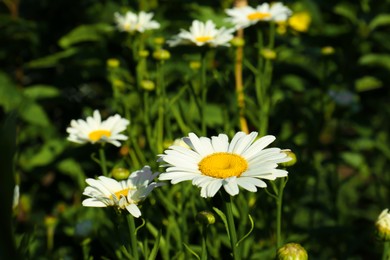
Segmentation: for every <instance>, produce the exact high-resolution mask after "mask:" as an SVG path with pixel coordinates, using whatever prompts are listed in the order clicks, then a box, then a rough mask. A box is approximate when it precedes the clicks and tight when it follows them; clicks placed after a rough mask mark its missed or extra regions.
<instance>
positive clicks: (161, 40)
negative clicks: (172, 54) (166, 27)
mask: <svg viewBox="0 0 390 260" xmlns="http://www.w3.org/2000/svg"><path fill="white" fill-rule="evenodd" d="M153 42H154V44H156V45H163V44H164V43H165V39H164V38H163V37H156V38H154V39H153Z"/></svg>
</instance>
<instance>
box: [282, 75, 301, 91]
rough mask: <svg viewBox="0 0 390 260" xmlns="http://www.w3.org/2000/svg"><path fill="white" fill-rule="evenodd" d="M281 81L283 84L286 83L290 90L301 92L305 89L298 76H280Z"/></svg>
mask: <svg viewBox="0 0 390 260" xmlns="http://www.w3.org/2000/svg"><path fill="white" fill-rule="evenodd" d="M281 82H282V84H283V85H286V86H287V87H288V88H291V89H292V90H295V91H298V92H302V91H304V90H305V82H304V80H303V79H302V78H301V77H299V76H296V75H293V74H288V75H286V76H284V77H283V78H282V80H281Z"/></svg>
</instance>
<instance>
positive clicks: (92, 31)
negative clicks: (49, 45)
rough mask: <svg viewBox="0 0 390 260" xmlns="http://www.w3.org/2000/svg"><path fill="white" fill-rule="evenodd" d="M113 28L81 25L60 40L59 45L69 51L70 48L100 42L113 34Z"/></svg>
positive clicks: (103, 24) (100, 24)
mask: <svg viewBox="0 0 390 260" xmlns="http://www.w3.org/2000/svg"><path fill="white" fill-rule="evenodd" d="M112 31H113V28H112V26H110V25H109V24H106V23H98V24H91V25H80V26H79V27H77V28H75V29H73V30H72V31H71V32H69V33H68V34H66V35H65V36H63V37H62V38H61V39H60V40H59V43H58V44H59V45H60V46H61V47H62V48H64V49H67V48H69V47H70V46H72V45H74V44H78V43H82V42H98V41H102V40H103V39H104V36H105V35H107V34H108V33H110V32H112Z"/></svg>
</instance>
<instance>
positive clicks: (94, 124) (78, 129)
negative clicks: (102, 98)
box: [66, 110, 130, 146]
mask: <svg viewBox="0 0 390 260" xmlns="http://www.w3.org/2000/svg"><path fill="white" fill-rule="evenodd" d="M129 123H130V122H129V120H127V119H124V118H122V117H121V116H120V115H118V114H116V115H114V116H110V117H109V118H107V119H106V120H104V121H102V119H101V116H100V113H99V111H97V110H95V111H94V112H93V117H87V119H86V120H82V119H78V120H77V121H76V120H72V121H71V122H70V127H68V128H67V129H66V131H67V132H68V133H69V136H68V140H69V141H71V142H75V143H80V144H84V143H93V144H94V143H111V144H113V145H115V146H120V145H121V143H120V142H119V141H124V140H127V136H125V135H123V134H120V132H122V131H124V130H125V129H126V127H127V125H128V124H129Z"/></svg>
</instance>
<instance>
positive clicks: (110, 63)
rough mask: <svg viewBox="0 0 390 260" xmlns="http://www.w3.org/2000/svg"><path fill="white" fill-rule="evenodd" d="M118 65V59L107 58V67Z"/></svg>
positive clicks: (116, 66)
mask: <svg viewBox="0 0 390 260" xmlns="http://www.w3.org/2000/svg"><path fill="white" fill-rule="evenodd" d="M119 65H120V61H119V60H118V59H114V58H111V59H108V60H107V66H108V67H109V68H118V67H119Z"/></svg>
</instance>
